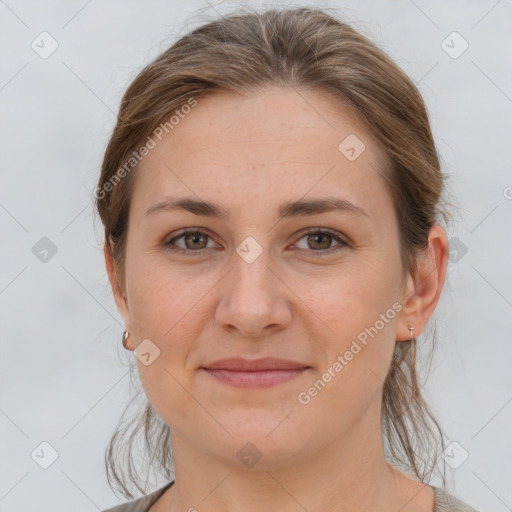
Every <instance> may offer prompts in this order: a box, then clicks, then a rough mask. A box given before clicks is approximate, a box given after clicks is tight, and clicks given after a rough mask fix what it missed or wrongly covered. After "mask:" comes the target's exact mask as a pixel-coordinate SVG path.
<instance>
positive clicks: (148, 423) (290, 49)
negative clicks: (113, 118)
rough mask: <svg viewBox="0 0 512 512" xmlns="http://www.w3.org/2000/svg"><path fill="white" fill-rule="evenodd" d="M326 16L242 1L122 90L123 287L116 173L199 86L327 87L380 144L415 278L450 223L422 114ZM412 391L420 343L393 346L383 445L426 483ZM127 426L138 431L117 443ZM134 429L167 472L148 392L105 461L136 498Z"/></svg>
mask: <svg viewBox="0 0 512 512" xmlns="http://www.w3.org/2000/svg"><path fill="white" fill-rule="evenodd" d="M326 11H327V9H319V8H311V7H305V8H294V9H283V10H279V9H272V10H267V11H265V12H262V13H258V12H254V11H253V10H250V9H249V10H248V9H242V8H240V9H239V10H237V11H236V12H233V13H231V14H230V15H226V16H222V17H220V18H219V19H216V20H213V21H209V22H208V23H205V24H203V25H202V26H200V27H199V28H197V29H195V30H193V31H192V32H190V33H189V34H186V35H184V36H183V37H181V38H180V39H179V40H178V41H177V42H175V43H174V44H173V45H172V46H171V47H170V48H168V49H167V50H166V51H165V52H163V53H162V54H161V55H160V56H159V57H158V58H156V59H155V60H154V61H153V62H151V63H150V64H149V65H148V66H146V67H145V68H144V69H143V70H142V71H141V72H140V73H139V74H138V76H137V77H136V78H135V79H134V81H133V82H132V83H131V85H130V86H129V87H128V89H127V91H126V92H125V94H124V96H123V98H122V101H121V106H120V110H119V115H118V119H117V123H116V126H115V128H114V131H113V134H112V137H111V139H110V141H109V143H108V147H107V148H106V152H105V157H104V160H103V165H102V170H101V176H100V178H99V183H98V187H97V189H96V192H95V196H96V205H97V209H98V212H99V215H100V216H101V220H102V222H103V225H104V228H105V241H106V242H108V243H109V247H110V249H111V250H112V254H113V256H114V261H115V275H116V279H117V282H118V283H119V286H120V287H121V289H123V288H124V282H125V281H124V277H125V276H124V259H125V250H126V238H127V229H128V213H129V206H130V198H131V193H132V188H133V180H134V176H135V173H134V171H133V172H130V171H129V170H126V167H125V172H124V173H121V174H123V176H120V173H119V170H120V169H121V166H123V165H124V164H125V163H126V162H127V161H129V160H130V158H131V157H132V155H134V154H135V152H136V150H137V148H140V147H141V145H142V144H144V141H146V140H147V141H149V137H150V136H151V134H153V133H154V130H155V129H157V128H158V126H159V125H160V124H161V123H163V122H164V121H165V120H166V119H168V118H169V116H170V115H171V114H172V113H173V112H179V110H180V109H182V108H184V105H186V104H191V101H197V99H199V101H200V96H201V95H202V94H205V93H206V92H207V91H212V90H214V89H225V90H228V91H235V92H243V91H249V90H251V89H254V88H259V87H265V86H282V87H291V88H295V87H302V88H307V89H317V90H318V89H320V90H324V91H328V92H330V93H334V94H335V95H336V96H337V98H339V101H340V103H343V104H344V105H348V106H349V107H350V108H351V109H353V111H354V112H355V114H356V115H357V116H358V118H359V119H360V120H361V121H362V122H363V123H364V126H365V127H366V128H367V129H368V131H369V133H371V134H372V135H373V136H374V137H375V139H376V140H377V141H378V142H379V143H380V144H381V146H382V148H383V149H384V152H385V158H386V163H387V169H386V172H385V173H384V177H385V178H386V180H387V183H388V185H389V188H390V191H391V193H392V196H393V201H394V205H395V210H396V213H397V218H398V223H399V228H400V236H401V240H400V243H401V255H402V263H403V270H404V274H405V273H406V272H409V273H411V274H412V275H414V272H415V270H416V257H417V255H418V251H420V250H422V249H425V248H426V247H427V245H428V235H429V230H430V228H431V227H432V226H433V225H434V224H435V223H437V222H438V221H439V219H440V217H442V218H443V219H444V220H445V221H448V214H447V213H446V211H444V210H443V209H442V207H441V204H442V203H441V196H442V193H443V189H444V177H443V174H442V172H441V170H440V163H439V158H438V155H437V152H436V148H435V144H434V140H433V137H432V133H431V129H430V123H429V118H428V114H427V109H426V106H425V103H424V101H423V98H422V96H421V94H420V93H419V91H418V89H417V88H416V86H415V85H414V83H413V82H412V81H411V80H410V78H409V77H408V76H407V75H406V74H405V73H404V72H403V71H402V70H401V69H400V67H398V65H397V64H395V63H394V62H393V61H392V60H391V59H390V58H389V57H388V56H387V55H386V53H384V52H383V51H382V50H381V49H379V48H378V47H377V46H376V45H375V44H374V43H373V42H372V41H370V40H369V39H368V38H366V37H365V36H363V35H362V34H360V33H359V32H357V31H356V30H354V29H353V28H352V27H351V26H350V25H349V24H347V23H344V22H341V21H340V20H338V19H336V18H335V17H334V16H332V15H331V14H328V13H327V12H326ZM134 162H135V164H134V165H133V163H132V165H133V167H134V168H135V167H136V163H137V162H136V161H135V160H134ZM116 172H117V175H116ZM116 176H117V177H116ZM113 178H114V179H113ZM109 183H110V186H109ZM107 192H108V193H107ZM433 340H435V333H434V338H433ZM433 343H434V341H433ZM420 387H421V386H420V384H419V382H418V377H417V371H416V340H415V339H413V340H412V341H406V342H400V341H397V343H396V346H395V352H394V357H393V362H392V364H391V367H390V369H389V373H388V375H387V377H386V380H385V383H384V387H383V395H382V418H381V419H382V427H383V432H384V433H385V441H387V447H386V451H388V459H390V462H392V463H394V464H395V465H396V466H399V467H400V468H401V469H403V470H405V471H409V472H412V473H413V474H414V475H415V476H416V477H418V478H419V479H420V480H421V481H425V480H426V479H427V478H430V476H431V474H432V471H434V469H436V466H437V458H438V450H437V448H438V442H439V441H440V443H441V449H442V448H444V443H443V433H442V430H441V428H440V427H439V425H438V423H437V421H436V420H435V418H434V416H433V415H432V413H431V411H430V409H429V407H428V405H427V403H426V402H425V401H424V399H423V397H422V395H421V392H420ZM125 412H126V409H125ZM123 416H124V413H123ZM130 426H134V430H133V432H132V434H131V435H130V437H129V439H128V440H127V441H125V439H124V437H125V435H126V433H127V431H128V428H129V427H130ZM139 432H143V433H144V441H145V447H144V450H145V452H146V454H147V455H149V457H150V460H149V464H150V465H151V463H152V461H153V460H154V459H155V458H156V460H157V462H158V464H159V470H160V471H161V472H163V474H165V477H166V478H169V476H170V475H171V473H172V469H171V463H172V455H171V449H172V446H171V440H170V428H169V426H168V425H167V424H166V423H165V422H164V421H163V420H162V419H161V418H160V417H159V416H158V414H157V413H156V412H155V411H154V409H153V408H152V407H151V405H150V403H149V401H148V400H147V399H146V401H145V409H144V411H143V413H142V415H138V416H136V417H134V418H132V420H131V422H129V423H128V426H127V427H126V428H125V429H124V430H122V431H120V430H118V431H117V432H116V433H115V434H114V436H113V437H112V439H111V441H110V445H109V447H108V450H107V453H106V456H105V463H106V466H107V476H108V480H109V483H110V485H111V487H112V483H111V478H110V472H111V473H112V477H113V479H114V481H115V482H116V483H117V484H118V485H120V487H121V492H122V493H123V494H124V496H126V497H128V498H132V497H133V495H132V494H131V493H130V491H129V489H128V486H127V483H128V481H129V482H131V483H132V484H134V485H135V487H136V488H137V489H139V490H140V491H141V492H145V490H144V489H142V488H141V487H140V486H139V485H138V482H139V481H141V479H140V477H139V476H138V470H137V464H135V463H134V460H133V455H134V454H133V446H132V445H133V442H134V441H135V439H136V436H137V434H138V433H139ZM119 455H121V457H119ZM123 456H124V459H123ZM123 461H125V462H126V463H127V468H128V480H126V478H125V475H124V472H123V465H124V462H123ZM146 462H148V461H146ZM444 468H445V466H443V473H442V477H443V485H444V484H445V474H444ZM161 474H162V473H161ZM112 488H113V487H112Z"/></svg>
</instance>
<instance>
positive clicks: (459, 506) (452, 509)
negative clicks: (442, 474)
mask: <svg viewBox="0 0 512 512" xmlns="http://www.w3.org/2000/svg"><path fill="white" fill-rule="evenodd" d="M431 487H432V489H434V494H435V503H434V512H478V511H477V510H475V509H474V508H473V507H470V506H469V505H468V504H467V503H464V502H463V501H461V500H459V499H458V498H456V497H455V496H452V495H451V494H449V493H448V492H446V491H445V490H444V489H441V488H440V487H434V486H431Z"/></svg>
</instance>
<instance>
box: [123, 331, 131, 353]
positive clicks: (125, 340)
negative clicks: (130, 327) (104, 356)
mask: <svg viewBox="0 0 512 512" xmlns="http://www.w3.org/2000/svg"><path fill="white" fill-rule="evenodd" d="M128 335H129V333H128V331H124V332H123V347H124V348H125V349H126V350H130V349H129V348H128V347H127V346H126V342H127V340H128Z"/></svg>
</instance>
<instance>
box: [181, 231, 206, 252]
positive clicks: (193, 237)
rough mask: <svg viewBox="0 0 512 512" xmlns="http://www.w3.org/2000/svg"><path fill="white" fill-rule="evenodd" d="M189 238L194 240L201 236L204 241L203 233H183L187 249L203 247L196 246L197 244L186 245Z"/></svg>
mask: <svg viewBox="0 0 512 512" xmlns="http://www.w3.org/2000/svg"><path fill="white" fill-rule="evenodd" d="M191 238H192V239H194V240H195V239H197V238H199V239H201V238H202V239H203V241H204V240H205V238H206V237H205V236H204V235H202V234H201V233H187V234H186V235H185V238H184V240H185V246H186V247H187V249H203V247H197V246H195V247H188V244H187V241H188V240H190V239H191Z"/></svg>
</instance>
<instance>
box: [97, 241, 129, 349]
mask: <svg viewBox="0 0 512 512" xmlns="http://www.w3.org/2000/svg"><path fill="white" fill-rule="evenodd" d="M103 253H104V255H105V266H106V268H107V273H108V278H109V281H110V285H111V286H112V293H113V294H114V299H115V301H116V304H117V309H118V310H119V312H120V313H121V316H122V317H123V320H124V324H125V326H126V330H127V331H128V332H130V333H133V329H132V324H131V320H130V318H131V317H130V310H129V308H128V300H127V298H126V292H125V290H122V289H121V288H120V286H119V282H118V279H117V275H116V272H115V267H114V255H113V252H112V248H111V245H110V243H109V242H108V241H107V240H105V243H104V245H103ZM129 343H130V337H128V342H127V346H128V348H129V347H130V344H129Z"/></svg>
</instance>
